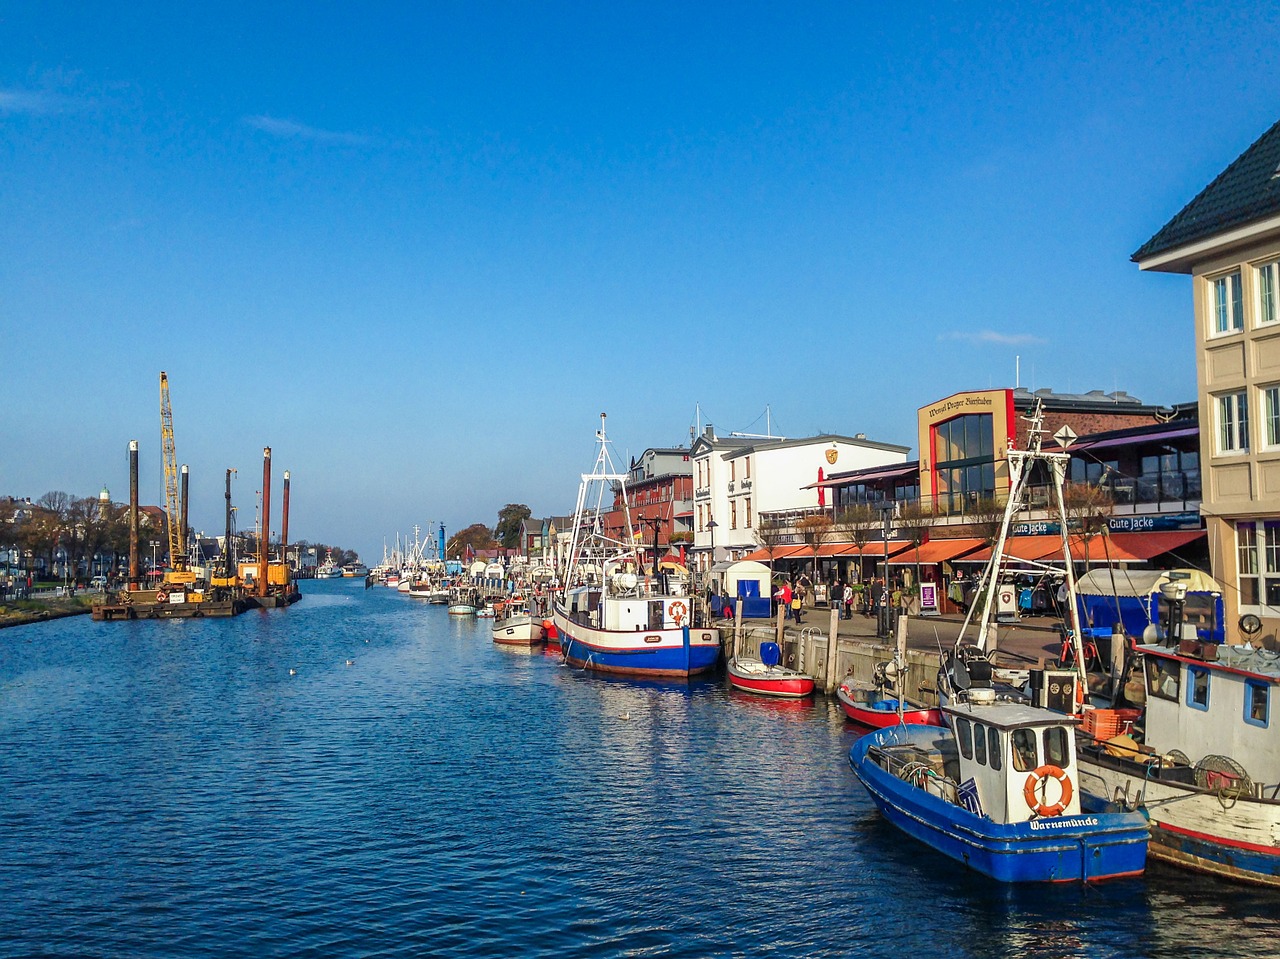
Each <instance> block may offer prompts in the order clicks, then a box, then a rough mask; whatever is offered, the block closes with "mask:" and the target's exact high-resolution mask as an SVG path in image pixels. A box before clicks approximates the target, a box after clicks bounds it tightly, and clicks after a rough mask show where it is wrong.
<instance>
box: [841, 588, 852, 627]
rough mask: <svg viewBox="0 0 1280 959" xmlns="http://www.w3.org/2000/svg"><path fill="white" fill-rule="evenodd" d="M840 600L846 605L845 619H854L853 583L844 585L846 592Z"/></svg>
mask: <svg viewBox="0 0 1280 959" xmlns="http://www.w3.org/2000/svg"><path fill="white" fill-rule="evenodd" d="M840 598H841V600H842V601H843V603H844V618H845V619H853V584H852V583H845V584H844V592H843V594H842V595H841V597H840Z"/></svg>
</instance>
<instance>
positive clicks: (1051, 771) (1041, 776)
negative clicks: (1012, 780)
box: [1022, 765, 1072, 818]
mask: <svg viewBox="0 0 1280 959" xmlns="http://www.w3.org/2000/svg"><path fill="white" fill-rule="evenodd" d="M1050 778H1053V779H1056V780H1057V781H1058V785H1059V786H1061V787H1062V796H1061V798H1060V799H1059V800H1058V801H1057V802H1056V803H1054V804H1053V805H1052V806H1046V805H1045V804H1044V803H1042V802H1041V801H1040V800H1039V799H1037V798H1036V788H1037V787H1038V786H1040V785H1042V784H1044V783H1045V782H1047V781H1048V780H1049V779H1050ZM1071 789H1072V787H1071V777H1070V776H1068V775H1067V774H1066V773H1064V772H1063V771H1062V770H1061V769H1059V768H1058V767H1057V766H1048V765H1045V766H1041V767H1040V768H1039V769H1037V770H1036V771H1035V772H1033V773H1032V774H1031V775H1030V776H1028V777H1027V784H1026V785H1025V786H1024V787H1023V788H1022V795H1023V798H1025V799H1026V800H1027V805H1028V806H1030V807H1031V810H1032V812H1034V813H1035V814H1036V815H1037V816H1044V817H1046V818H1047V817H1049V816H1061V815H1062V811H1063V810H1064V809H1066V808H1067V806H1068V805H1070V803H1071Z"/></svg>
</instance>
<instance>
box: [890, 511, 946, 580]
mask: <svg viewBox="0 0 1280 959" xmlns="http://www.w3.org/2000/svg"><path fill="white" fill-rule="evenodd" d="M937 522H938V516H937V514H936V513H934V511H933V504H932V503H925V502H923V501H921V500H912V501H911V502H908V503H902V504H901V505H900V506H899V507H898V517H897V528H898V535H899V536H901V537H902V538H903V539H905V540H906V541H907V542H908V543H910V544H911V546H912V549H914V551H915V558H916V579H915V581H916V582H917V583H918V582H920V546H921V545H922V544H923V543H924V541H925V539H926V538H927V537H928V535H929V529H930V527H932V526H933V525H934V524H935V523H937Z"/></svg>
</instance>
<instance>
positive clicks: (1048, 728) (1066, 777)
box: [944, 690, 1080, 823]
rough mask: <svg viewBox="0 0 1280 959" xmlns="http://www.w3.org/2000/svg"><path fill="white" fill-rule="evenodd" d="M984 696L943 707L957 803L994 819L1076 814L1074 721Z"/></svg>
mask: <svg viewBox="0 0 1280 959" xmlns="http://www.w3.org/2000/svg"><path fill="white" fill-rule="evenodd" d="M977 692H978V691H977V690H974V691H973V693H977ZM974 698H976V700H977V701H974ZM983 698H984V697H981V696H977V697H973V696H972V694H971V699H970V701H968V702H963V703H955V704H952V705H949V706H946V707H944V709H945V712H946V713H947V714H948V719H949V720H950V723H951V729H952V735H953V736H954V738H955V743H956V750H957V753H958V756H957V759H958V760H959V764H960V772H959V776H957V777H956V781H957V782H959V783H960V786H959V788H958V790H957V793H958V802H960V803H961V805H964V806H966V807H967V808H969V809H970V811H971V812H977V813H979V814H980V815H985V816H987V817H988V818H990V819H991V820H993V821H994V822H998V823H1019V822H1027V821H1029V820H1032V819H1038V818H1047V817H1051V816H1076V815H1079V814H1080V791H1079V789H1078V788H1076V787H1077V784H1078V783H1079V781H1080V780H1079V776H1078V774H1077V772H1076V754H1075V733H1074V729H1073V727H1074V726H1075V721H1074V720H1073V719H1070V718H1069V717H1066V716H1063V715H1062V714H1060V713H1054V712H1051V711H1049V710H1047V709H1039V708H1037V707H1035V706H1028V705H1025V704H1023V703H1010V702H995V701H992V702H982V701H981V700H982V699H983ZM975 804H976V806H977V808H974V806H975Z"/></svg>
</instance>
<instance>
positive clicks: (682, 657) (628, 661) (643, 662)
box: [560, 630, 720, 677]
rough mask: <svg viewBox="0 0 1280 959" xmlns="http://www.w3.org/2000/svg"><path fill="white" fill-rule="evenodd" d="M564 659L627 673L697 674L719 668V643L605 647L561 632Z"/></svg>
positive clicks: (650, 674) (584, 665)
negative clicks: (717, 666)
mask: <svg viewBox="0 0 1280 959" xmlns="http://www.w3.org/2000/svg"><path fill="white" fill-rule="evenodd" d="M560 644H561V648H562V649H563V651H564V658H565V659H566V660H567V661H568V662H569V663H571V664H572V665H574V666H578V667H580V668H583V669H592V670H596V671H598V672H603V673H616V674H618V675H623V676H654V677H683V676H695V675H697V674H698V673H705V672H707V671H709V670H712V669H714V668H715V666H716V664H717V662H719V659H720V647H719V646H693V645H688V644H686V645H682V646H662V647H653V646H650V647H645V646H638V647H632V648H628V649H604V648H602V647H600V646H596V645H593V644H590V643H586V642H583V641H582V640H580V639H577V638H575V637H573V636H571V635H569V634H568V633H566V632H564V631H563V630H562V631H561V637H560Z"/></svg>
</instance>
